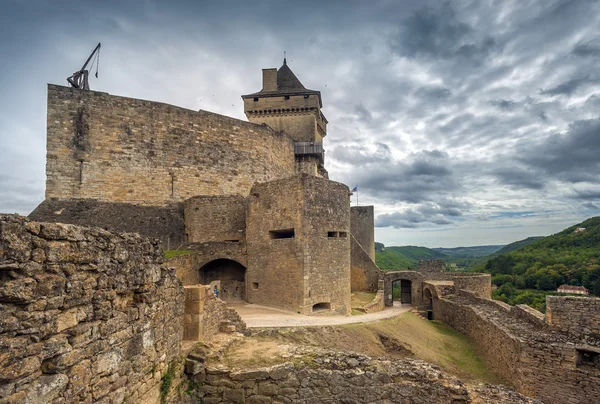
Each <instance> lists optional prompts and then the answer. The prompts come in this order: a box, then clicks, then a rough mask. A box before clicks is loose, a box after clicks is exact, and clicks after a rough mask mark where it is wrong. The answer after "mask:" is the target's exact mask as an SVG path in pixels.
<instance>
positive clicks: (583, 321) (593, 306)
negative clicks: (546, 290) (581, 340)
mask: <svg viewBox="0 0 600 404" xmlns="http://www.w3.org/2000/svg"><path fill="white" fill-rule="evenodd" d="M546 322H547V323H548V324H549V325H551V326H552V327H554V328H557V329H559V330H561V331H564V332H566V333H568V334H572V335H581V334H583V335H585V336H586V337H592V338H595V339H597V340H600V299H598V298H589V297H575V296H548V297H547V298H546Z"/></svg>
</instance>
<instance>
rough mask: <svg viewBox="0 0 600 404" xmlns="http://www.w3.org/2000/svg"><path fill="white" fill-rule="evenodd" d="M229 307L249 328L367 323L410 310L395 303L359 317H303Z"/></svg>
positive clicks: (243, 306) (249, 306)
mask: <svg viewBox="0 0 600 404" xmlns="http://www.w3.org/2000/svg"><path fill="white" fill-rule="evenodd" d="M229 305H230V306H231V307H233V308H235V309H236V311H237V312H238V313H239V314H240V316H241V317H242V320H244V321H245V322H246V325H247V326H248V327H249V328H263V327H302V326H311V325H341V324H356V323H369V322H372V321H377V320H383V319H385V318H391V317H395V316H398V315H400V314H402V313H405V312H407V311H410V310H411V308H412V306H411V305H410V304H403V305H401V304H396V303H395V304H394V307H386V308H385V310H383V311H379V312H376V313H370V314H363V315H360V316H303V315H301V314H298V313H294V312H291V311H286V310H279V309H274V308H271V307H265V306H259V305H256V304H247V303H236V304H231V303H230V304H229Z"/></svg>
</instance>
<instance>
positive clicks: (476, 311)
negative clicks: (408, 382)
mask: <svg viewBox="0 0 600 404" xmlns="http://www.w3.org/2000/svg"><path fill="white" fill-rule="evenodd" d="M559 299H562V298H559ZM577 299H585V298H577ZM595 300H597V299H589V303H590V304H591V306H589V307H588V308H587V309H586V308H585V307H584V306H585V301H584V300H578V301H577V303H576V304H575V305H573V306H571V304H570V303H566V304H565V301H564V300H562V301H561V300H557V301H553V297H548V300H547V302H548V303H547V306H548V305H549V306H552V305H553V304H554V305H555V307H556V306H557V304H556V303H558V306H559V307H560V306H561V304H562V305H564V306H567V307H566V310H564V312H563V313H565V315H566V313H567V312H569V311H571V309H577V310H582V311H583V312H588V313H590V311H589V310H592V307H593V306H594V305H595V303H596V302H595ZM564 306H563V307H564ZM433 308H434V318H436V319H440V320H443V321H445V322H446V323H448V324H449V325H450V326H452V327H453V328H454V329H456V330H458V331H460V332H462V333H464V334H466V335H468V336H469V337H471V338H473V340H474V341H475V343H476V344H477V347H478V350H479V351H480V353H481V354H482V356H483V357H484V358H486V360H487V362H488V364H489V365H490V366H491V367H492V368H493V369H494V370H495V371H496V372H497V373H498V374H500V375H501V376H503V377H504V378H505V379H506V380H507V381H509V382H511V383H512V384H513V385H514V386H515V387H516V388H517V390H518V391H520V392H521V393H523V394H526V395H528V396H531V397H536V398H539V399H541V400H542V401H543V402H544V403H549V404H554V403H556V404H558V403H580V402H596V401H598V402H600V390H598V388H597V387H598V386H599V385H600V360H599V359H598V358H600V341H598V340H597V339H594V338H591V337H590V335H589V334H586V333H585V332H584V331H583V330H580V332H579V334H575V333H574V331H575V326H571V325H568V326H567V323H568V322H569V320H568V319H567V318H566V317H563V318H562V320H564V323H563V324H564V325H565V326H563V327H561V326H558V327H555V326H554V324H552V321H550V323H549V325H545V324H544V322H543V321H541V319H542V318H543V315H541V313H536V312H535V311H534V310H531V309H526V308H524V307H511V306H509V305H507V304H504V303H502V302H497V301H493V300H490V299H483V298H481V297H478V296H477V295H476V294H474V293H470V292H467V291H459V292H458V293H457V294H455V295H451V296H446V297H443V298H440V299H434V301H433ZM583 317H584V315H581V316H579V317H577V316H576V317H575V318H574V319H573V320H572V321H573V323H574V324H578V325H579V326H582V325H583V324H584V323H581V322H580V321H579V320H580V319H581V321H585V320H584V319H583ZM558 324H560V321H559V322H558ZM563 330H564V331H566V332H563Z"/></svg>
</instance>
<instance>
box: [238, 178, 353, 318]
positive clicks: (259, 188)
mask: <svg viewBox="0 0 600 404" xmlns="http://www.w3.org/2000/svg"><path fill="white" fill-rule="evenodd" d="M349 232H350V205H349V200H348V187H346V186H345V185H343V184H339V183H336V182H333V181H329V180H326V179H322V178H318V177H313V176H309V175H306V174H303V175H300V176H296V177H293V178H289V179H285V180H278V181H272V182H268V183H262V184H257V185H256V186H254V187H253V188H252V191H251V195H250V205H249V210H248V219H247V236H246V239H247V251H248V271H247V280H246V282H247V285H248V286H249V287H248V290H247V292H248V301H249V302H251V303H257V304H263V305H268V306H275V307H281V308H284V309H288V310H292V311H298V312H301V313H303V314H312V313H313V306H314V305H315V304H321V305H320V306H318V307H317V308H322V309H326V310H325V312H329V313H339V314H349V312H350V237H349Z"/></svg>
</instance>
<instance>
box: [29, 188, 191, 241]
mask: <svg viewBox="0 0 600 404" xmlns="http://www.w3.org/2000/svg"><path fill="white" fill-rule="evenodd" d="M29 218H30V219H31V220H35V221H37V222H53V223H69V224H77V225H80V226H94V227H102V228H103V229H105V230H110V231H116V232H128V233H139V234H141V235H142V236H145V237H151V238H157V239H159V240H160V241H161V242H162V244H163V246H164V248H166V249H173V250H174V249H176V248H177V247H178V246H179V245H180V244H181V243H183V242H184V233H185V231H184V222H183V204H182V203H179V202H175V203H169V204H164V205H162V206H142V205H135V204H132V203H117V202H101V201H97V200H94V199H46V200H45V201H43V202H42V203H41V204H40V205H38V207H37V208H35V209H34V211H33V212H31V213H30V214H29Z"/></svg>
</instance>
